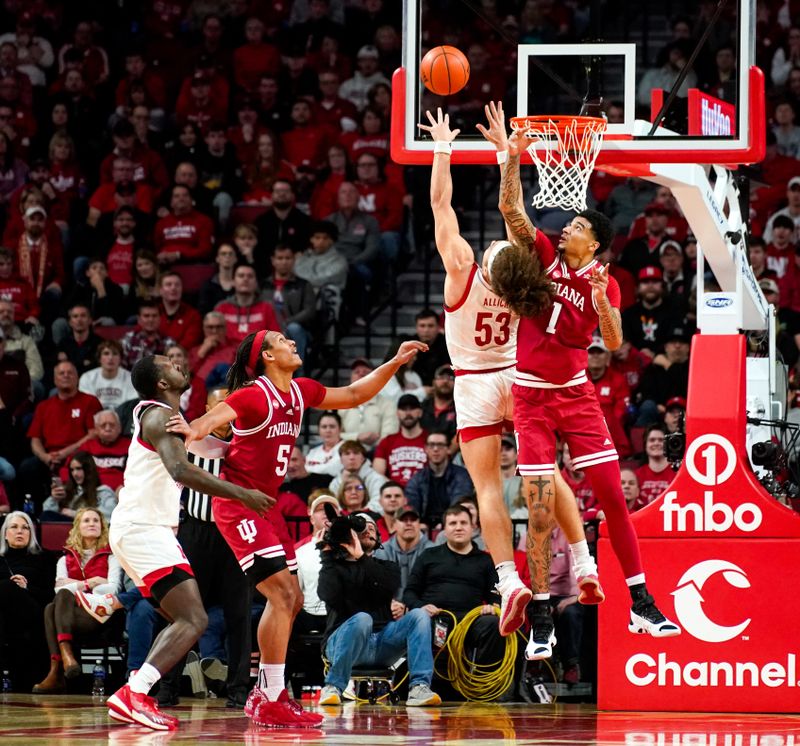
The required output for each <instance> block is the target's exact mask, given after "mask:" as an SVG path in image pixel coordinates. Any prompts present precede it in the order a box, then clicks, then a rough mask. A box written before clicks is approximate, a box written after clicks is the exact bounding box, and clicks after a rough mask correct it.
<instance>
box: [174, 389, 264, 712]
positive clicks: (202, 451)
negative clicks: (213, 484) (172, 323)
mask: <svg viewBox="0 0 800 746" xmlns="http://www.w3.org/2000/svg"><path fill="white" fill-rule="evenodd" d="M227 395H228V391H227V389H225V388H215V389H212V390H211V391H209V392H208V397H207V398H206V411H208V410H209V409H213V408H214V407H215V406H216V405H217V404H219V403H220V402H222V401H225V397H226V396H227ZM230 438H231V431H230V424H226V425H225V426H224V428H221V429H220V430H215V431H214V432H213V433H212V434H211V435H209V436H208V437H207V438H206V439H205V440H203V441H199V442H195V443H193V444H192V446H191V448H190V451H189V461H191V462H192V463H194V464H196V465H197V466H199V467H200V468H201V469H205V470H206V471H208V472H210V473H211V474H213V475H214V476H219V472H220V469H221V468H222V458H223V456H224V455H225V451H226V450H227V448H228V441H229V440H230ZM182 499H183V502H184V505H185V507H186V515H185V518H184V521H183V522H182V523H181V525H180V528H179V529H178V540H179V541H180V543H181V546H182V547H183V551H184V552H185V553H186V556H187V558H188V559H189V563H190V564H191V566H192V570H194V575H195V578H196V579H197V584H198V586H199V587H200V595H201V597H202V599H203V605H204V606H205V607H206V609H208V608H211V607H212V606H222V611H223V614H224V617H225V630H226V638H227V650H228V676H227V681H226V683H227V692H228V701H227V706H228V707H244V703H245V700H246V699H247V695H248V693H249V692H250V649H251V645H252V643H251V639H250V635H251V632H250V606H251V604H252V595H253V591H252V586H251V585H250V580H249V578H248V577H247V575H245V574H244V573H243V572H242V569H241V567H239V563H238V562H237V561H236V557H234V555H233V552H231V550H230V547H229V546H228V545H227V544H226V542H225V539H223V538H222V534H221V533H220V532H219V529H218V528H217V524H216V523H215V522H214V514H213V512H212V510H211V496H210V495H205V494H202V493H200V492H197V491H196V490H193V489H190V488H188V487H184V489H183V495H182Z"/></svg>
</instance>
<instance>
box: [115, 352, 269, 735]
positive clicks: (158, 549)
mask: <svg viewBox="0 0 800 746" xmlns="http://www.w3.org/2000/svg"><path fill="white" fill-rule="evenodd" d="M131 379H132V381H133V385H134V387H135V388H136V390H137V391H138V392H139V395H140V396H141V397H142V398H143V399H144V401H142V402H140V403H139V404H138V405H137V406H136V408H135V409H134V414H133V416H134V423H135V424H134V436H133V440H132V441H131V445H130V448H129V450H128V462H127V465H126V467H125V483H124V485H123V487H122V489H121V490H120V495H119V504H118V505H117V507H116V508H114V513H113V515H112V524H111V528H110V530H109V544H110V545H111V549H112V550H113V552H114V556H115V557H116V558H117V559H118V560H119V563H120V565H122V567H123V569H124V570H125V572H127V573H128V576H129V577H130V578H131V580H133V582H134V583H135V584H136V586H137V587H138V588H139V590H140V591H141V592H142V595H143V596H146V597H150V596H152V597H153V598H154V599H155V600H156V601H157V602H158V605H159V606H160V607H161V609H162V610H163V612H164V614H165V616H166V617H167V618H168V619H170V620H172V623H171V624H170V625H169V626H167V627H166V628H165V629H164V630H162V631H161V633H159V635H158V637H156V639H155V640H154V642H153V645H152V647H151V648H150V652H149V653H148V655H147V659H146V661H145V662H144V663H143V664H142V666H141V668H139V670H138V671H136V673H134V674H133V675H132V676H131V678H130V681H129V682H128V683H127V684H125V685H124V686H123V687H122V688H120V689H119V690H117V691H116V692H115V693H114V694H112V695H111V696H110V697H109V698H108V708H109V709H108V713H109V715H110V716H111V717H112V718H114V719H115V720H120V721H122V722H125V723H132V724H137V725H144V726H146V727H148V728H152V729H153V730H174V729H175V728H177V727H178V718H176V717H174V716H172V715H168V714H167V713H165V712H161V711H160V710H159V709H158V705H157V704H156V702H155V700H154V699H153V698H152V697H150V696H148V692H149V691H150V689H151V688H152V687H153V686H154V685H155V683H156V682H157V681H158V680H159V679H160V678H161V675H162V674H163V673H164V672H166V671H169V670H170V669H171V668H172V667H173V666H174V665H175V664H177V663H178V662H179V661H180V660H182V658H183V657H184V656H185V655H186V653H187V652H188V651H189V650H190V649H191V648H192V646H193V645H194V643H195V642H196V641H197V639H198V638H199V637H200V635H201V634H202V633H203V630H204V629H205V626H206V623H207V618H206V614H205V611H204V609H203V602H202V600H201V598H200V591H199V589H198V587H197V583H196V581H195V580H194V577H193V575H192V568H191V567H190V566H189V562H188V560H187V559H186V556H185V555H184V553H183V550H182V549H181V546H180V544H179V543H178V540H177V538H176V536H175V534H176V532H177V529H178V514H179V511H180V494H181V484H180V483H179V482H183V483H185V484H186V485H187V486H188V487H191V488H193V489H195V490H198V491H203V492H205V493H207V494H214V495H225V496H227V497H231V498H233V499H235V500H240V501H242V502H243V503H245V504H246V505H248V506H249V507H251V508H252V509H254V510H256V511H259V512H261V511H264V510H266V509H268V508H269V507H270V506H271V505H272V504H274V502H275V500H274V499H273V498H268V497H267V496H266V495H265V494H264V493H263V492H260V491H259V490H255V489H245V488H244V487H240V486H238V485H235V484H232V483H230V482H224V481H222V480H221V479H217V478H216V477H214V476H212V475H211V474H209V473H208V472H206V471H203V470H202V469H200V468H198V467H197V466H195V465H194V464H191V463H190V462H189V460H188V458H187V456H186V449H185V447H184V445H183V441H182V440H181V439H180V438H179V437H176V436H174V435H173V434H172V433H169V432H167V422H168V421H169V419H170V417H172V416H173V415H175V414H176V413H177V412H178V411H179V402H180V395H181V392H182V391H183V390H184V389H185V388H186V386H187V376H186V373H185V372H184V371H183V370H182V369H181V368H180V366H178V365H177V364H175V363H173V362H172V361H171V360H170V359H169V358H167V357H164V356H163V355H157V356H155V357H152V356H148V357H144V358H142V359H141V360H139V361H138V362H137V363H136V365H134V367H133V371H132V372H131Z"/></svg>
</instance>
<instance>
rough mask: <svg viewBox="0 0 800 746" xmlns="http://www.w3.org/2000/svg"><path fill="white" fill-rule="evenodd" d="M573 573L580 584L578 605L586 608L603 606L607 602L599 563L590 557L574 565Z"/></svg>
mask: <svg viewBox="0 0 800 746" xmlns="http://www.w3.org/2000/svg"><path fill="white" fill-rule="evenodd" d="M572 572H573V574H574V575H575V579H576V581H577V583H578V603H579V604H584V605H586V606H594V605H596V604H601V603H603V601H605V600H606V594H605V593H604V592H603V586H601V585H600V578H599V577H598V575H599V573H598V572H597V563H596V562H595V561H594V557H592V556H591V555H589V556H588V557H585V558H583V559H582V560H581V561H580V562H576V563H575V564H573V565H572Z"/></svg>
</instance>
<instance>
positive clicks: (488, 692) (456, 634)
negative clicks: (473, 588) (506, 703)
mask: <svg viewBox="0 0 800 746" xmlns="http://www.w3.org/2000/svg"><path fill="white" fill-rule="evenodd" d="M481 609H482V607H480V606H478V607H476V608H474V609H473V610H472V611H470V612H467V614H466V615H465V616H464V618H463V619H462V620H461V621H460V622H457V621H456V617H455V615H454V614H453V613H452V612H450V611H447V610H445V609H443V610H442V613H443V614H448V615H449V616H451V617H452V618H453V623H454V624H455V626H454V628H453V630H452V631H451V632H450V634H449V635H448V636H447V642H446V643H445V645H444V647H442V649H441V650H439V652H438V653H437V654H436V657H435V658H434V661H433V666H434V670H435V671H436V673H437V674H438V675H439V676H440V677H441V678H443V679H445V680H447V681H449V682H450V683H451V684H452V685H453V688H454V689H455V690H456V691H457V692H458V693H459V694H461V695H462V696H464V697H466V698H467V699H468V700H470V701H472V702H491V701H493V700H496V699H498V698H499V697H500V696H502V695H503V694H504V693H505V692H506V691H507V690H508V689H509V688H510V687H511V684H512V683H513V681H514V663H515V661H516V659H517V644H518V643H517V634H519V633H516V634H513V635H509V636H508V637H506V648H505V652H504V654H503V658H502V659H501V660H499V661H495V662H494V663H483V664H481V663H473V662H472V661H470V660H469V659H468V658H467V657H466V655H465V654H464V644H465V642H466V637H467V633H468V632H469V628H470V626H471V625H472V622H474V621H475V619H477V618H478V617H479V616H481ZM494 613H495V615H497V616H499V615H500V610H499V609H498V608H496V607H495V608H494ZM445 650H447V652H448V653H449V655H448V657H447V674H444V673H442V672H441V671H439V670H437V669H436V661H437V660H438V659H439V656H440V655H441V654H442V653H443V652H444V651H445Z"/></svg>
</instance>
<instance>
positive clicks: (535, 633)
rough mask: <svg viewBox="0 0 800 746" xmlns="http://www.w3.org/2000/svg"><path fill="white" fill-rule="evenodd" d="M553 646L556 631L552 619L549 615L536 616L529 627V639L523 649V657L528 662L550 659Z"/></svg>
mask: <svg viewBox="0 0 800 746" xmlns="http://www.w3.org/2000/svg"><path fill="white" fill-rule="evenodd" d="M555 644H556V630H555V625H554V624H553V617H551V616H550V615H549V614H536V615H535V616H534V617H533V624H532V625H531V639H530V640H528V645H527V647H526V648H525V657H526V658H527V659H528V660H529V661H540V660H544V659H545V658H551V657H552V656H553V646H554V645H555Z"/></svg>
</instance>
